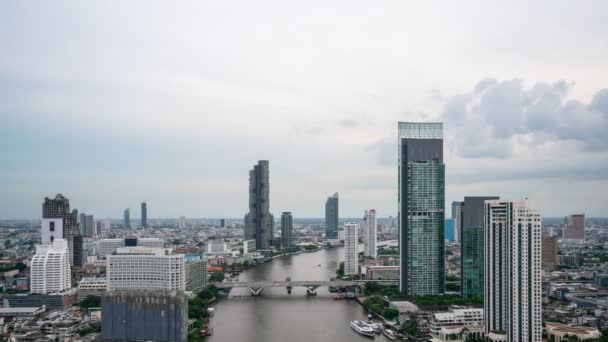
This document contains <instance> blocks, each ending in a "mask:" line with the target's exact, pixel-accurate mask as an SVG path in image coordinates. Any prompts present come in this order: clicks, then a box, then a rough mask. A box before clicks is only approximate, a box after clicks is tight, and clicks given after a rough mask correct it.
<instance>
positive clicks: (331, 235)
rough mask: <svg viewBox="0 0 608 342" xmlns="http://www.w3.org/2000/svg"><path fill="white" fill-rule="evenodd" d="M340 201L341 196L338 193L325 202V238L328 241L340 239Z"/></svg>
mask: <svg viewBox="0 0 608 342" xmlns="http://www.w3.org/2000/svg"><path fill="white" fill-rule="evenodd" d="M338 201H339V196H338V193H337V192H336V193H335V194H333V196H330V197H328V198H327V201H326V202H325V238H326V239H328V240H330V239H334V240H335V239H337V238H338V207H339V202H338Z"/></svg>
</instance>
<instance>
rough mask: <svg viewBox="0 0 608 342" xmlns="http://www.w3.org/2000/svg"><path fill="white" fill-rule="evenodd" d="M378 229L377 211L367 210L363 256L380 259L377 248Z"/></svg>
mask: <svg viewBox="0 0 608 342" xmlns="http://www.w3.org/2000/svg"><path fill="white" fill-rule="evenodd" d="M377 229H378V222H377V221H376V210H375V209H369V210H366V211H365V216H364V217H363V245H364V248H363V256H366V257H370V258H374V259H376V258H377V257H378V250H377V248H376V241H377V240H378V231H377Z"/></svg>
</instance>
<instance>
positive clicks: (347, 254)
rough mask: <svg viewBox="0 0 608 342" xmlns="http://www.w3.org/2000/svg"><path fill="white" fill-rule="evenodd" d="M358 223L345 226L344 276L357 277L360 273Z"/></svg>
mask: <svg viewBox="0 0 608 342" xmlns="http://www.w3.org/2000/svg"><path fill="white" fill-rule="evenodd" d="M358 230H359V226H358V225H357V224H356V223H352V222H350V223H346V224H344V274H346V275H356V274H357V273H358V272H359V250H358V248H357V247H358V244H359V238H358V236H357V231H358Z"/></svg>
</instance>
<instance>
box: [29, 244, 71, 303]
mask: <svg viewBox="0 0 608 342" xmlns="http://www.w3.org/2000/svg"><path fill="white" fill-rule="evenodd" d="M30 282H31V284H30V292H31V293H36V294H46V293H53V292H61V291H64V290H67V289H69V288H70V286H71V285H72V274H71V272H70V252H69V250H68V242H67V241H66V240H63V239H55V240H54V241H53V242H52V244H49V245H36V255H34V257H33V258H32V264H31V267H30Z"/></svg>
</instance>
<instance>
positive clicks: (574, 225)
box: [564, 214, 585, 240]
mask: <svg viewBox="0 0 608 342" xmlns="http://www.w3.org/2000/svg"><path fill="white" fill-rule="evenodd" d="M564 239H573V240H585V214H575V215H570V216H566V218H565V219H564Z"/></svg>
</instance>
